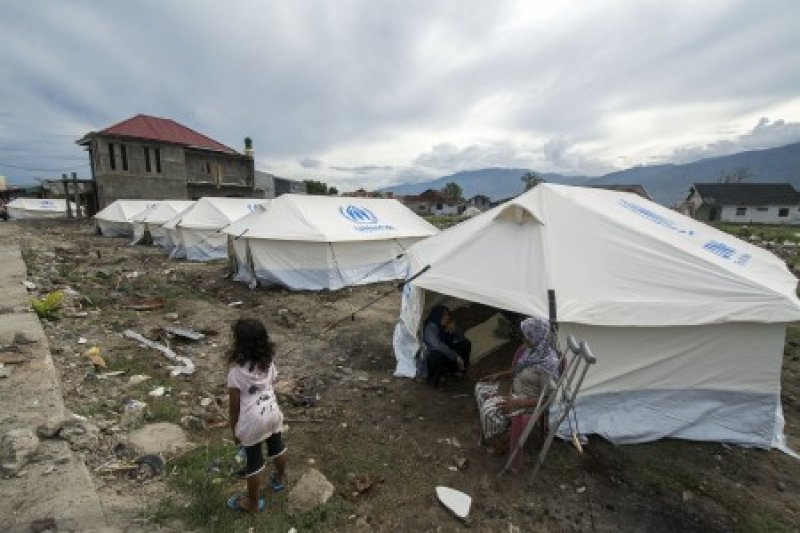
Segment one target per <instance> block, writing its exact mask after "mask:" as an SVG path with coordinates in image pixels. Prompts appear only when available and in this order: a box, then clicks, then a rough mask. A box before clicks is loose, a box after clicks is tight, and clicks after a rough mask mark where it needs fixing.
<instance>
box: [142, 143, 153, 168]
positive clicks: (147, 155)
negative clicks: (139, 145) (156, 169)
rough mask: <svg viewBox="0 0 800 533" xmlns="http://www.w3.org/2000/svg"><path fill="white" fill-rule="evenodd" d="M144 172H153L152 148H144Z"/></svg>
mask: <svg viewBox="0 0 800 533" xmlns="http://www.w3.org/2000/svg"><path fill="white" fill-rule="evenodd" d="M144 170H145V172H152V171H153V167H152V166H151V165H150V148H149V147H148V146H145V147H144Z"/></svg>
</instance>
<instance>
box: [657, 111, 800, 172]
mask: <svg viewBox="0 0 800 533" xmlns="http://www.w3.org/2000/svg"><path fill="white" fill-rule="evenodd" d="M796 142H800V123H798V122H786V121H784V120H782V119H779V120H776V121H775V122H770V120H769V119H768V118H767V117H762V118H761V119H760V120H759V121H758V123H757V124H756V125H755V126H754V127H753V129H752V130H750V131H748V132H747V133H745V134H743V135H739V136H736V137H733V138H731V139H720V140H718V141H716V142H713V143H710V144H707V145H704V146H691V147H683V148H678V149H676V150H674V151H673V152H672V154H671V155H669V156H666V157H665V158H664V160H665V161H668V162H671V163H687V162H691V161H696V160H698V159H702V158H706V157H718V156H723V155H730V154H734V153H736V152H741V151H744V150H758V149H763V148H770V147H773V146H781V145H785V144H791V143H796Z"/></svg>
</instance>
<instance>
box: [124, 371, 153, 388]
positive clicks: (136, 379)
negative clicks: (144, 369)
mask: <svg viewBox="0 0 800 533" xmlns="http://www.w3.org/2000/svg"><path fill="white" fill-rule="evenodd" d="M148 379H150V376H147V375H145V374H136V375H134V376H131V377H130V379H128V386H130V387H133V386H134V385H138V384H139V383H144V382H145V381H147V380H148Z"/></svg>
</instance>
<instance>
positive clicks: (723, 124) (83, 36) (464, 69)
mask: <svg viewBox="0 0 800 533" xmlns="http://www.w3.org/2000/svg"><path fill="white" fill-rule="evenodd" d="M798 22H800V2H798V1H797V0H758V1H756V0H753V1H737V0H703V1H697V0H687V1H677V0H675V1H673V0H658V1H649V0H636V1H614V0H604V1H591V0H587V1H581V2H575V1H556V0H551V1H548V2H534V1H530V0H521V1H503V0H483V1H471V0H452V1H444V0H443V1H437V0H419V1H416V0H363V1H358V0H352V1H350V0H330V1H323V0H316V1H311V0H308V1H305V0H252V1H244V0H242V1H239V0H226V1H224V2H221V1H219V0H157V1H156V0H151V1H148V0H140V1H136V2H108V1H101V0H96V1H88V0H86V1H84V0H72V1H68V2H67V1H58V0H50V1H48V0H30V1H22V0H20V1H7V2H2V3H1V4H0V35H2V40H3V46H2V47H0V73H2V77H1V78H0V79H1V80H2V83H0V175H6V176H8V177H10V178H12V179H13V180H15V181H20V180H23V179H24V180H25V181H29V180H31V179H32V178H35V177H45V176H52V175H60V173H62V172H69V171H73V170H74V171H77V172H78V173H79V174H83V175H88V172H89V169H88V160H87V158H86V156H85V154H84V153H83V152H82V151H81V149H80V148H79V147H78V146H76V145H75V144H74V141H75V140H76V139H77V138H79V137H80V136H81V135H83V134H84V133H87V132H89V131H92V130H97V129H102V128H105V127H107V126H110V125H111V124H114V123H116V122H119V121H121V120H123V119H126V118H129V117H130V116H132V115H135V114H137V113H145V114H150V115H155V116H161V117H168V118H172V119H174V120H176V121H178V122H180V123H182V124H184V125H186V126H189V127H191V128H194V129H196V130H198V131H201V132H203V133H205V134H207V135H208V136H210V137H212V138H214V139H217V140H219V141H220V142H223V143H225V144H228V145H229V146H232V147H234V148H236V149H239V150H241V149H242V143H243V141H242V139H243V138H244V137H245V136H250V137H252V138H253V140H254V147H255V151H256V166H257V168H259V169H262V170H267V171H270V172H273V173H275V174H278V175H282V176H286V177H292V178H297V179H300V178H315V179H322V180H325V181H327V182H328V183H330V184H334V185H336V186H338V187H339V188H340V190H349V189H355V188H357V187H360V186H363V187H366V188H377V187H380V186H384V185H388V184H391V183H398V182H404V181H418V180H421V179H427V178H434V177H438V176H442V175H446V174H450V173H453V172H457V171H459V170H470V169H478V168H485V167H491V166H498V167H515V168H530V169H534V170H538V171H541V172H560V173H564V174H574V175H596V174H602V173H605V172H608V171H610V170H615V169H621V168H627V167H630V166H633V165H642V164H652V163H662V162H687V161H693V160H696V159H699V158H702V157H707V156H712V155H722V154H727V153H733V152H736V151H740V150H743V149H755V148H767V147H772V146H779V145H783V144H788V143H790V142H797V141H800V39H798V38H797V33H798Z"/></svg>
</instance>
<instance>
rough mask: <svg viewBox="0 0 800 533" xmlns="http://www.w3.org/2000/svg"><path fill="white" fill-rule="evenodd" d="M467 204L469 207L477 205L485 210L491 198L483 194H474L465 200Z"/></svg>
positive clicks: (490, 203) (490, 204)
mask: <svg viewBox="0 0 800 533" xmlns="http://www.w3.org/2000/svg"><path fill="white" fill-rule="evenodd" d="M467 206H469V207H477V208H478V209H480V210H481V211H485V210H486V209H489V208H490V207H491V206H492V199H491V198H489V197H488V196H486V195H483V194H476V195H475V196H473V197H472V198H470V199H469V200H467Z"/></svg>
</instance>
